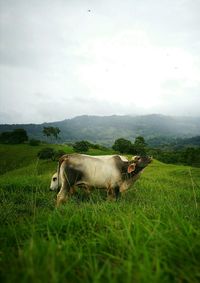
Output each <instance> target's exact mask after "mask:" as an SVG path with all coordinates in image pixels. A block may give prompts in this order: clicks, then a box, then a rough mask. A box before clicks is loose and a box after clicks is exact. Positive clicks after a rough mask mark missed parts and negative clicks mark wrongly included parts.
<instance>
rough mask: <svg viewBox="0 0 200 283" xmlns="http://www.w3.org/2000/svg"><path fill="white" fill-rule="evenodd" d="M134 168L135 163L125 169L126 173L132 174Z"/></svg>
mask: <svg viewBox="0 0 200 283" xmlns="http://www.w3.org/2000/svg"><path fill="white" fill-rule="evenodd" d="M135 166H136V165H135V163H132V164H130V165H129V166H128V169H127V171H128V173H131V172H133V171H134V170H135Z"/></svg>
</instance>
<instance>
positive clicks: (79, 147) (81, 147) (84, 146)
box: [73, 141, 89, 152]
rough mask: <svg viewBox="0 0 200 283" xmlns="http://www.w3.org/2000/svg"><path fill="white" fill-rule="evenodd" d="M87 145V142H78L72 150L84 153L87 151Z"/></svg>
mask: <svg viewBox="0 0 200 283" xmlns="http://www.w3.org/2000/svg"><path fill="white" fill-rule="evenodd" d="M88 144H89V143H88V142H87V141H80V142H76V143H75V144H74V145H73V148H74V150H75V151H76V152H86V151H88V149H89V145H88Z"/></svg>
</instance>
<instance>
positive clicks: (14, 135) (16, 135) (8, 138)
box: [0, 128, 28, 144]
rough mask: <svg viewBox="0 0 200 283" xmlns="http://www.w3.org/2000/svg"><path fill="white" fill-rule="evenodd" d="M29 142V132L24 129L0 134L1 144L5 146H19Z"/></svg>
mask: <svg viewBox="0 0 200 283" xmlns="http://www.w3.org/2000/svg"><path fill="white" fill-rule="evenodd" d="M27 140H28V135H27V132H26V131H25V130H24V129H20V128H19V129H15V130H13V131H12V132H3V133H1V134H0V142H1V143H5V144H19V143H24V142H25V141H27Z"/></svg>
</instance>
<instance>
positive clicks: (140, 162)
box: [134, 156, 153, 173]
mask: <svg viewBox="0 0 200 283" xmlns="http://www.w3.org/2000/svg"><path fill="white" fill-rule="evenodd" d="M152 160H153V159H152V157H151V156H137V160H136V161H135V165H136V166H135V171H134V172H135V173H138V172H140V171H141V170H142V169H144V168H145V167H146V166H147V165H148V164H149V163H151V161H152Z"/></svg>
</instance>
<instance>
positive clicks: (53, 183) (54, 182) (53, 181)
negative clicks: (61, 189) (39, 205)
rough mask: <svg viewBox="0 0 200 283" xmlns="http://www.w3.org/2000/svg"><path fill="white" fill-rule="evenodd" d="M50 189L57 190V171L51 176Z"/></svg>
mask: <svg viewBox="0 0 200 283" xmlns="http://www.w3.org/2000/svg"><path fill="white" fill-rule="evenodd" d="M50 191H58V173H57V172H56V173H54V174H53V176H52V178H51V184H50Z"/></svg>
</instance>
